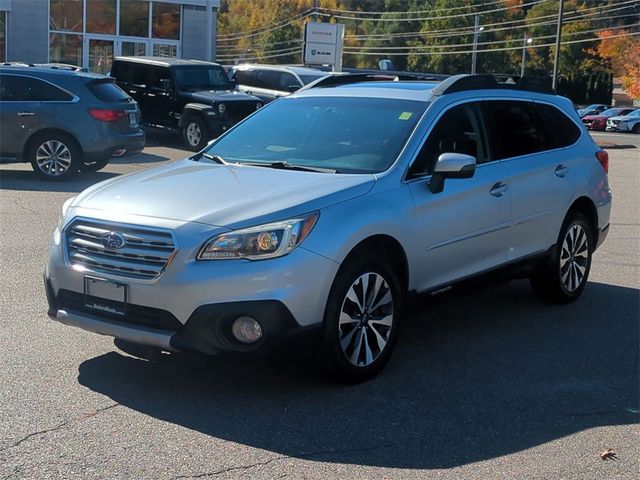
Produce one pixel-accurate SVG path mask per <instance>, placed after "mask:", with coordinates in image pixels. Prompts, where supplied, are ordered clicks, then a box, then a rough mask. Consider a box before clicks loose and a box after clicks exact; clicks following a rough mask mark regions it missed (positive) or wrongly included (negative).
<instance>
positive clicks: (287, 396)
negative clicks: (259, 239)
mask: <svg viewBox="0 0 640 480" xmlns="http://www.w3.org/2000/svg"><path fill="white" fill-rule="evenodd" d="M639 300H640V295H639V290H637V289H632V288H625V287H618V286H613V285H606V284H599V283H590V284H589V285H588V286H587V289H586V291H585V294H584V295H583V297H582V298H581V299H580V300H579V301H578V302H576V303H574V304H572V305H567V306H551V305H542V304H540V303H538V302H537V301H536V300H535V299H534V297H533V295H532V294H531V292H530V290H529V288H528V284H527V283H526V282H525V281H517V282H511V283H509V284H507V285H504V286H502V287H499V288H490V289H488V290H485V291H483V292H479V293H468V294H457V295H454V294H451V295H449V298H448V299H446V301H437V302H433V301H431V302H428V303H427V302H421V303H420V305H418V306H417V307H414V308H413V314H412V315H411V317H410V318H409V319H408V321H407V322H406V324H405V325H404V329H403V332H402V334H401V338H400V342H399V344H398V349H397V351H396V352H395V354H394V358H393V359H392V361H391V363H390V364H389V365H388V367H387V369H386V370H385V371H384V372H383V373H382V374H381V375H380V376H379V377H378V378H375V379H374V380H372V381H369V382H367V383H363V384H359V385H352V386H343V385H337V384H332V383H328V382H325V381H323V380H322V379H321V378H320V377H319V372H318V369H317V368H316V366H315V365H316V362H315V360H314V357H315V353H314V351H313V350H308V349H303V348H300V351H293V352H286V353H285V354H281V355H278V356H275V357H272V358H269V359H267V360H265V359H261V358H255V357H234V356H223V357H218V358H214V359H212V360H210V361H208V362H207V368H205V369H198V370H193V369H192V367H191V366H190V363H188V362H186V361H185V360H184V358H182V357H181V356H180V355H163V360H160V361H157V362H150V361H145V360H141V359H137V358H133V357H130V356H126V355H123V354H120V353H116V352H111V353H107V354H104V355H101V356H99V357H96V358H93V359H90V360H87V361H85V362H84V363H83V364H82V365H81V366H80V367H79V376H78V380H79V382H80V383H81V384H82V385H84V386H86V387H87V388H89V389H91V390H93V391H95V392H99V393H101V394H104V395H106V396H108V397H110V398H111V399H113V400H114V401H116V402H118V403H119V404H121V405H123V406H125V407H127V408H130V409H133V410H136V411H138V412H141V413H143V414H145V415H150V416H152V417H155V418H157V419H160V420H163V421H166V422H171V423H174V424H176V425H180V426H183V427H185V428H188V429H192V430H196V431H199V432H202V433H205V434H207V435H210V436H212V437H216V438H219V439H223V440H228V441H233V442H238V443H241V444H245V445H249V446H251V447H255V448H260V449H265V450H269V451H272V452H274V453H276V454H278V455H282V456H288V457H294V458H305V459H309V460H318V461H327V462H336V463H348V464H359V465H370V466H384V467H397V468H426V469H441V468H451V467H456V466H460V465H465V464H469V463H472V462H478V461H482V460H487V459H491V458H495V457H499V456H502V455H507V454H510V453H514V452H518V451H522V450H524V449H528V448H531V447H535V446H538V445H541V444H543V443H545V442H549V441H551V440H554V439H558V438H561V437H563V436H566V435H570V434H572V433H574V432H578V431H582V430H585V429H588V428H592V427H597V426H603V425H622V424H631V423H636V422H637V421H638V414H637V410H636V409H637V408H638V348H639V347H638V335H639V331H638V330H639V325H638V305H639ZM596 448H597V446H596V445H594V449H596ZM594 451H595V450H594ZM592 453H593V452H585V454H588V455H591V454H592Z"/></svg>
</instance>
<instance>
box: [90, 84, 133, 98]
mask: <svg viewBox="0 0 640 480" xmlns="http://www.w3.org/2000/svg"><path fill="white" fill-rule="evenodd" d="M87 87H88V88H89V90H90V91H91V93H93V94H94V95H95V97H96V98H97V99H98V100H102V101H103V102H108V103H117V102H127V101H129V95H127V94H126V93H125V91H124V90H122V89H121V88H120V87H119V86H117V85H116V84H115V83H114V82H113V81H107V82H93V83H90V84H89V85H87Z"/></svg>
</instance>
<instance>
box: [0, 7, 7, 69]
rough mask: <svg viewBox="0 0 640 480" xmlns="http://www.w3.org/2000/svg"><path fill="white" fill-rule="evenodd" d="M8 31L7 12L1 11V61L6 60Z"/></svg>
mask: <svg viewBox="0 0 640 480" xmlns="http://www.w3.org/2000/svg"><path fill="white" fill-rule="evenodd" d="M6 33H7V12H0V63H1V62H4V61H5V59H6V57H5V52H6V48H7V44H6V43H5V42H6V40H5V39H6Z"/></svg>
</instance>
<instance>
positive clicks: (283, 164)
mask: <svg viewBox="0 0 640 480" xmlns="http://www.w3.org/2000/svg"><path fill="white" fill-rule="evenodd" d="M241 164H245V165H253V166H256V167H269V168H276V169H280V170H298V171H301V172H318V173H337V172H338V171H337V170H336V169H335V168H323V167H310V166H307V165H300V164H297V163H289V162H287V161H286V160H280V161H277V162H241Z"/></svg>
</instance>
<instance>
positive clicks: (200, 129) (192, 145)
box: [182, 115, 209, 152]
mask: <svg viewBox="0 0 640 480" xmlns="http://www.w3.org/2000/svg"><path fill="white" fill-rule="evenodd" d="M182 138H183V140H184V144H185V146H186V147H187V148H188V149H189V150H193V151H195V152H197V151H200V150H202V149H203V148H204V147H205V146H206V145H207V141H208V138H209V136H208V134H207V128H206V126H205V124H204V122H203V121H202V118H200V117H198V116H194V115H192V116H190V117H188V118H187V119H186V120H185V122H184V125H183V126H182Z"/></svg>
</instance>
